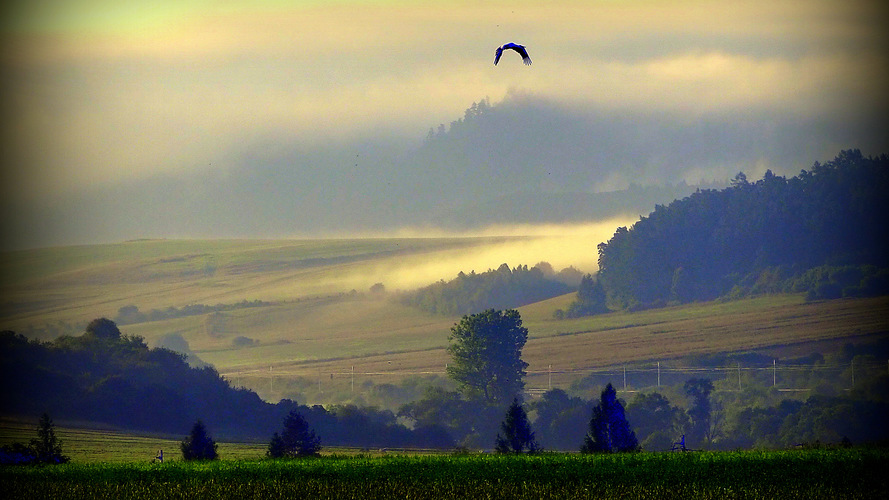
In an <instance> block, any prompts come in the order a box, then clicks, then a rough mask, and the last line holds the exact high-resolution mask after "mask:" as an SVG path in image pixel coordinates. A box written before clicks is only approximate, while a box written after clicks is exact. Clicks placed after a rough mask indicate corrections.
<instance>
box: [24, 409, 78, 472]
mask: <svg viewBox="0 0 889 500" xmlns="http://www.w3.org/2000/svg"><path fill="white" fill-rule="evenodd" d="M31 450H32V451H33V453H34V455H36V456H37V461H38V462H43V463H48V464H61V463H65V462H67V461H69V460H70V459H69V458H68V457H66V456H65V455H63V454H62V442H61V441H60V440H59V439H57V438H56V432H55V426H54V425H53V423H52V419H51V418H49V415H47V414H46V413H44V414H43V415H42V416H41V417H40V421H39V422H38V424H37V438H35V439H31Z"/></svg>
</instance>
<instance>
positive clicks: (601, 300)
mask: <svg viewBox="0 0 889 500" xmlns="http://www.w3.org/2000/svg"><path fill="white" fill-rule="evenodd" d="M609 311H610V309H608V304H607V296H606V294H605V287H603V286H602V283H600V282H599V281H598V280H596V279H594V278H593V276H592V275H591V274H587V275H585V276H584V277H583V278H582V279H581V280H580V286H579V287H578V289H577V298H575V299H574V302H572V303H571V305H570V306H568V310H567V311H563V310H562V309H556V312H555V313H553V316H554V317H555V318H556V319H565V318H580V317H583V316H593V315H596V314H602V313H606V312H609Z"/></svg>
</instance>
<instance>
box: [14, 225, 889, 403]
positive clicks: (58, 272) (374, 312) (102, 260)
mask: <svg viewBox="0 0 889 500" xmlns="http://www.w3.org/2000/svg"><path fill="white" fill-rule="evenodd" d="M539 239H540V238H535V237H472V238H469V237H467V238H365V239H339V240H338V239H331V240H214V241H200V240H144V241H130V242H125V243H118V244H107V245H93V246H79V247H64V248H48V249H37V250H28V251H19V252H11V253H5V254H3V256H2V257H3V258H2V259H0V276H3V278H4V279H3V280H2V283H3V284H2V285H0V328H2V329H11V330H15V331H17V332H19V333H23V334H25V335H28V336H31V337H35V338H51V335H50V333H48V332H56V333H55V334H58V333H59V332H62V333H68V334H72V335H77V334H79V333H80V332H81V331H82V329H83V326H85V325H86V323H87V322H88V321H90V320H91V319H94V318H96V317H101V316H105V317H109V318H114V317H115V315H116V314H117V312H118V310H119V309H120V308H121V307H124V306H136V307H138V308H139V310H140V311H141V312H143V313H147V312H149V311H151V310H152V309H158V310H165V309H167V308H171V307H175V308H182V307H185V306H188V305H194V304H204V305H211V306H212V305H216V304H227V305H231V304H237V303H239V302H242V301H256V300H260V301H263V302H262V304H261V305H259V306H257V307H241V308H232V309H229V310H225V311H222V312H213V313H207V314H198V315H191V316H181V317H174V318H169V319H162V320H157V321H145V322H141V323H135V324H128V325H121V330H122V331H123V332H124V333H125V334H128V335H139V336H142V337H144V338H145V340H146V342H147V343H148V344H149V345H156V343H157V342H158V341H159V340H160V339H161V338H163V337H164V336H166V335H169V334H178V335H181V336H182V338H184V339H185V340H186V341H187V342H188V344H189V347H190V349H191V350H192V351H193V352H194V353H195V354H196V355H197V356H198V357H200V358H201V359H202V360H204V361H206V362H208V363H212V364H213V365H214V366H215V367H216V368H217V369H218V370H219V371H220V373H222V374H223V375H225V376H226V377H227V378H229V379H230V380H232V381H233V382H234V383H235V384H236V385H243V386H247V387H250V388H253V389H255V390H257V391H258V392H259V393H260V395H262V396H263V397H265V398H267V399H269V400H273V401H277V399H280V398H281V397H288V395H287V394H283V393H280V391H278V392H276V391H275V383H274V382H275V380H276V379H292V378H294V377H303V378H308V379H313V380H318V382H319V385H320V383H321V382H322V379H323V382H324V383H325V384H339V385H340V386H342V387H346V384H352V383H353V382H354V381H355V377H354V376H353V374H357V375H356V376H357V377H358V382H359V383H360V382H361V380H362V379H365V378H366V379H372V380H373V381H375V382H377V383H380V382H395V381H398V380H400V379H403V378H404V377H405V376H409V375H420V376H422V375H442V376H443V375H444V371H445V365H446V364H447V363H448V361H449V359H448V356H447V353H446V351H445V348H446V346H447V343H448V340H447V339H448V334H449V330H450V327H451V326H452V325H453V324H454V323H455V322H457V321H458V320H459V318H458V317H447V316H439V315H433V314H429V313H426V312H423V311H419V310H416V309H413V308H409V307H406V306H403V305H401V304H399V303H398V302H397V301H396V300H393V298H394V297H395V296H396V295H397V293H398V290H409V289H412V288H416V287H419V286H423V285H426V284H429V283H432V282H435V281H437V280H440V279H452V278H453V277H454V276H456V274H457V273H458V272H459V271H461V270H462V271H466V272H468V271H471V270H477V271H484V270H486V269H487V268H496V267H497V266H499V264H500V263H502V262H503V261H506V262H507V263H508V264H510V265H511V266H516V265H519V264H527V265H534V264H535V263H536V262H538V261H539V260H545V259H542V258H539V259H534V258H532V255H536V254H532V253H522V251H523V249H527V248H531V247H533V246H534V245H535V244H536V243H535V242H538V240H539ZM563 243H564V242H563ZM588 246H589V254H590V256H594V255H595V247H594V245H592V244H589V245H588ZM520 258H524V259H525V260H518V259H520ZM485 259H487V260H485ZM555 262H558V261H555ZM556 269H557V270H558V269H559V267H558V266H556ZM376 283H382V284H383V285H384V287H385V290H386V292H385V293H383V294H379V293H376V294H375V293H371V292H370V287H371V286H372V285H374V284H376ZM572 300H573V294H568V295H565V296H562V297H557V298H554V299H550V300H547V301H543V302H539V303H536V304H530V305H527V306H524V307H521V308H519V310H520V312H521V315H522V318H523V321H524V324H525V326H526V327H528V329H529V332H530V339H529V341H528V343H527V345H526V347H525V350H524V353H523V358H524V359H525V361H527V362H528V363H529V368H528V372H529V377H528V387H529V388H532V389H534V388H541V387H547V386H548V385H549V384H550V381H552V383H553V384H555V385H556V386H559V385H562V386H564V385H565V384H567V383H570V381H571V380H572V379H574V378H576V377H578V376H579V375H578V374H579V373H582V372H583V371H584V370H588V369H594V368H601V367H607V366H616V365H620V364H622V363H643V362H649V361H653V360H668V359H672V358H678V357H683V356H688V355H700V354H712V353H718V352H726V351H749V350H763V349H771V350H776V349H781V350H783V351H784V352H791V351H792V350H793V349H794V348H801V349H802V348H803V347H800V346H811V345H814V344H813V343H831V342H833V343H835V344H837V345H841V344H842V343H844V342H848V341H850V340H856V341H857V339H863V338H867V337H873V336H877V335H881V334H885V332H886V331H889V314H887V312H889V297H882V298H875V299H850V300H835V301H827V302H820V303H806V302H805V301H804V298H803V297H802V296H801V295H782V296H768V297H759V298H753V299H744V300H737V301H731V302H711V303H699V304H697V303H696V304H687V305H682V306H675V307H667V308H662V309H655V310H648V311H639V312H633V313H628V312H615V313H610V314H605V315H600V316H594V317H587V318H579V319H566V320H555V319H553V312H554V311H555V310H556V309H560V308H561V309H565V308H567V306H568V304H569V303H570V302H571V301H572ZM47 335H50V337H47ZM238 337H247V338H248V339H250V341H252V342H250V343H249V344H247V345H241V344H238V343H237V342H236V341H235V339H236V338H238ZM282 385H283V384H279V387H281V386H282Z"/></svg>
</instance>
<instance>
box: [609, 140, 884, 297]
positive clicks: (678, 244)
mask: <svg viewBox="0 0 889 500" xmlns="http://www.w3.org/2000/svg"><path fill="white" fill-rule="evenodd" d="M887 192H889V156H886V155H880V156H877V157H864V156H863V155H862V154H861V152H860V151H858V150H848V151H842V152H840V154H839V155H838V156H837V157H836V158H835V159H834V160H832V161H829V162H827V163H824V164H820V163H817V162H816V163H815V164H814V165H813V166H812V168H811V170H808V171H807V170H803V171H801V172H800V174H799V175H797V176H795V177H792V178H790V179H787V178H784V177H781V176H777V175H774V174H773V173H772V172H771V171H770V170H769V171H766V173H765V175H764V176H763V178H762V179H761V180H759V181H756V182H749V181H748V180H747V177H746V176H745V175H744V174H743V173H739V174H738V175H737V176H736V177H735V178H734V180H733V181H732V185H731V186H730V187H728V188H726V189H724V190H698V191H697V192H695V193H694V194H692V195H691V196H689V197H687V198H684V199H682V200H677V201H674V202H673V203H670V204H669V205H667V206H663V205H658V206H656V207H655V210H654V212H652V213H651V214H649V215H648V216H647V217H642V218H641V219H640V220H639V221H638V222H636V223H635V224H634V225H633V226H632V227H630V228H626V227H621V228H618V229H617V231H616V232H615V233H614V235H613V236H612V238H611V239H610V240H609V241H608V242H606V243H602V244H600V245H599V247H598V251H599V273H598V280H599V281H600V282H601V283H602V286H603V287H604V290H605V292H606V294H607V301H608V305H609V306H610V307H611V308H613V309H633V308H640V307H643V308H644V307H653V306H658V305H664V304H668V303H683V302H690V301H698V300H711V299H714V298H717V297H723V296H743V295H747V294H751V293H773V292H776V291H804V292H807V293H809V294H810V297H811V298H813V299H817V298H833V297H838V296H846V295H848V296H863V295H880V294H886V293H889V240H887V239H886V238H885V237H884V233H885V229H886V218H887V214H889V197H887V196H886V193H887Z"/></svg>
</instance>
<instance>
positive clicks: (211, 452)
mask: <svg viewBox="0 0 889 500" xmlns="http://www.w3.org/2000/svg"><path fill="white" fill-rule="evenodd" d="M180 446H181V448H182V458H183V459H184V460H216V459H217V458H219V454H218V453H217V452H216V449H217V445H216V442H215V441H213V438H211V437H210V435H209V434H207V427H206V426H204V423H203V422H201V421H200V420H198V421H197V422H195V423H194V425H193V426H192V428H191V433H190V434H189V435H188V436H186V438H185V439H183V440H182V443H181V445H180Z"/></svg>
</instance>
